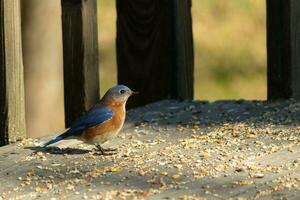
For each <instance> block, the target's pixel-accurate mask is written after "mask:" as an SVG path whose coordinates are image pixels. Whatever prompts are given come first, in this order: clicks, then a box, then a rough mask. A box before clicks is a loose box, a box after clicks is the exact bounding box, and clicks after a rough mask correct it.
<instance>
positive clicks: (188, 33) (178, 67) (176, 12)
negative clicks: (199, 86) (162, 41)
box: [172, 0, 194, 99]
mask: <svg viewBox="0 0 300 200" xmlns="http://www.w3.org/2000/svg"><path fill="white" fill-rule="evenodd" d="M172 3H173V25H174V28H173V35H174V39H175V40H174V49H173V50H174V51H175V52H174V55H175V56H174V58H175V63H174V68H175V69H174V70H175V74H174V76H175V79H174V80H173V84H174V86H175V87H174V88H173V95H172V96H173V97H174V98H179V99H192V98H193V96H194V48H193V46H194V45H193V31H192V15H191V7H192V1H191V0H172Z"/></svg>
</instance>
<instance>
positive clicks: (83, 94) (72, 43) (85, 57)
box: [61, 0, 99, 126]
mask: <svg viewBox="0 0 300 200" xmlns="http://www.w3.org/2000/svg"><path fill="white" fill-rule="evenodd" d="M61 2H62V31H63V54H64V56H63V58H64V90H65V92H64V93H65V95H64V96H65V121H66V126H69V125H70V124H71V123H72V122H73V121H74V120H75V118H77V117H78V116H80V115H82V114H83V113H84V112H85V111H86V110H88V109H89V108H90V107H91V106H92V105H93V104H95V103H96V102H97V100H98V99H99V73H98V71H99V70H98V34H97V0H62V1H61Z"/></svg>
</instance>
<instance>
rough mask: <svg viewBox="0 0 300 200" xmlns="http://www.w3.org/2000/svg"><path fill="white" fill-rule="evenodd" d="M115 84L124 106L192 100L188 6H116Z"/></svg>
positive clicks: (133, 1)
mask: <svg viewBox="0 0 300 200" xmlns="http://www.w3.org/2000/svg"><path fill="white" fill-rule="evenodd" d="M117 15H118V17H117V64H118V82H119V83H122V84H126V85H128V86H129V87H131V88H133V89H134V90H137V91H140V95H138V96H136V97H135V98H132V99H131V100H130V101H129V106H138V105H143V104H147V103H150V102H153V101H157V100H160V99H165V98H180V99H191V98H193V39H192V23H191V1H190V0H187V1H180V0H176V1H169V0H117Z"/></svg>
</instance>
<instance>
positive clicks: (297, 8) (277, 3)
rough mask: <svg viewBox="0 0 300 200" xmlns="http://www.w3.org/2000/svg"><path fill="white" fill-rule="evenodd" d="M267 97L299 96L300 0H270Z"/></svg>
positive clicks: (297, 97)
mask: <svg viewBox="0 0 300 200" xmlns="http://www.w3.org/2000/svg"><path fill="white" fill-rule="evenodd" d="M267 53H268V59H267V60H268V99H269V100H273V99H287V98H295V99H297V100H300V56H299V55H300V1H297V0H267Z"/></svg>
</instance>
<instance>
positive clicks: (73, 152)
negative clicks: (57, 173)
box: [25, 146, 93, 155]
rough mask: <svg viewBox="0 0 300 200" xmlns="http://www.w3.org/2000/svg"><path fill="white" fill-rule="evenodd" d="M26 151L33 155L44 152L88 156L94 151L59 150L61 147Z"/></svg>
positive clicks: (36, 147)
mask: <svg viewBox="0 0 300 200" xmlns="http://www.w3.org/2000/svg"><path fill="white" fill-rule="evenodd" d="M25 149H30V150H32V151H33V153H38V152H43V153H50V154H68V155H79V154H87V153H91V152H93V151H91V150H87V149H77V148H69V147H68V148H59V147H42V146H35V147H25Z"/></svg>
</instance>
